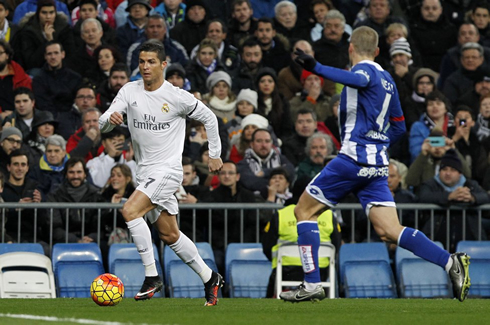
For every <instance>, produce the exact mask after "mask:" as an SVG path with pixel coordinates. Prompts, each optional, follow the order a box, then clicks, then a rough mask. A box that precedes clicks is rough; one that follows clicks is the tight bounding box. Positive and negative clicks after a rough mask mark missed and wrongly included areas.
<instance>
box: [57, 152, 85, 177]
mask: <svg viewBox="0 0 490 325" xmlns="http://www.w3.org/2000/svg"><path fill="white" fill-rule="evenodd" d="M78 163H81V164H82V167H83V171H84V172H85V174H87V175H88V169H87V164H86V163H85V159H84V158H82V157H77V156H75V157H71V158H70V159H68V160H67V161H66V164H65V169H63V173H64V175H65V177H66V175H67V173H68V169H70V168H72V167H73V166H75V165H76V164H78Z"/></svg>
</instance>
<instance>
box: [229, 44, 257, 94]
mask: <svg viewBox="0 0 490 325" xmlns="http://www.w3.org/2000/svg"><path fill="white" fill-rule="evenodd" d="M261 67H262V48H261V47H260V44H259V42H258V40H257V39H256V38H255V37H250V38H248V39H246V40H245V41H244V42H243V43H242V45H241V47H240V67H239V68H238V70H237V71H236V73H235V75H234V77H233V90H234V91H235V92H238V91H240V89H245V88H250V89H255V78H256V76H257V72H258V71H259V69H260V68H261Z"/></svg>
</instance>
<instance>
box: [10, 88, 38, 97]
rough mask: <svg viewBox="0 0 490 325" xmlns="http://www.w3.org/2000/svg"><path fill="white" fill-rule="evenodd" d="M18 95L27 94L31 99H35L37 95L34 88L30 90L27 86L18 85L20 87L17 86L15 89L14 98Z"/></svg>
mask: <svg viewBox="0 0 490 325" xmlns="http://www.w3.org/2000/svg"><path fill="white" fill-rule="evenodd" d="M17 95H27V96H29V98H30V99H31V100H34V99H35V97H34V93H33V92H32V90H30V89H29V88H27V87H18V88H15V89H14V98H15V97H16V96H17Z"/></svg>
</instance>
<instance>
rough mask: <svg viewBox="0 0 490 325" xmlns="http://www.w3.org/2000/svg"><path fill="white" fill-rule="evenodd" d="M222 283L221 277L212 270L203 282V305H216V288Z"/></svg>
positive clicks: (223, 282)
mask: <svg viewBox="0 0 490 325" xmlns="http://www.w3.org/2000/svg"><path fill="white" fill-rule="evenodd" d="M224 284H225V281H224V280H223V277H222V276H221V275H220V274H219V273H216V272H214V271H213V274H211V279H209V281H208V282H206V283H205V284H204V297H205V298H206V302H205V303H204V306H216V305H217V304H218V290H219V288H221V287H222V286H223V285H224Z"/></svg>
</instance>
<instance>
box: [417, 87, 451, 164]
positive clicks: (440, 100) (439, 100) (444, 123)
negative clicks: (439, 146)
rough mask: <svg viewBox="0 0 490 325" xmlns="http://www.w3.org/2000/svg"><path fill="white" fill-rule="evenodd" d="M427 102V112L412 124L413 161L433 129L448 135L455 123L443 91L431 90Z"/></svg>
mask: <svg viewBox="0 0 490 325" xmlns="http://www.w3.org/2000/svg"><path fill="white" fill-rule="evenodd" d="M425 104H426V106H425V107H426V111H425V113H424V114H422V116H421V117H420V119H419V120H418V121H417V122H415V123H413V124H412V128H411V129H410V139H409V141H410V148H409V149H410V156H411V161H412V162H413V161H414V160H415V158H417V156H418V155H419V153H420V151H421V148H422V144H423V142H424V139H425V138H427V137H428V136H429V133H430V131H431V130H432V129H434V128H438V129H440V130H442V132H443V135H444V136H446V135H447V130H448V128H449V127H451V126H453V125H454V118H453V115H452V114H451V113H450V112H449V111H450V108H451V106H450V105H449V103H448V101H447V98H446V97H445V96H444V95H443V94H442V93H440V92H439V91H437V90H435V91H433V92H431V93H430V94H428V95H427V97H426V99H425Z"/></svg>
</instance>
